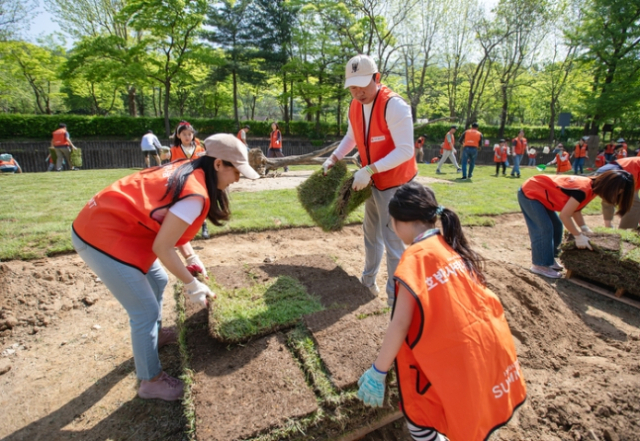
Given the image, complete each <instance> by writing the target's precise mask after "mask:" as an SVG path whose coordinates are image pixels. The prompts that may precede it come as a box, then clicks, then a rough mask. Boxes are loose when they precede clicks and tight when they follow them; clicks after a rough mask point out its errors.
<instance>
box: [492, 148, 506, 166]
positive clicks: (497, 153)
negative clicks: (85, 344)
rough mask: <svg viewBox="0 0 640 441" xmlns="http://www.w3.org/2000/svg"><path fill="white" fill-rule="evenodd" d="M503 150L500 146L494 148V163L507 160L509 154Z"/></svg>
mask: <svg viewBox="0 0 640 441" xmlns="http://www.w3.org/2000/svg"><path fill="white" fill-rule="evenodd" d="M503 150H504V149H503V148H502V147H500V146H498V147H494V148H493V162H504V161H505V160H506V159H507V153H506V152H503Z"/></svg>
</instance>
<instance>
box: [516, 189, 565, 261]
mask: <svg viewBox="0 0 640 441" xmlns="http://www.w3.org/2000/svg"><path fill="white" fill-rule="evenodd" d="M518 203H519V204H520V208H521V209H522V214H523V215H524V220H525V222H526V223H527V229H528V230H529V239H531V261H532V262H533V264H534V265H539V266H551V265H553V264H554V258H555V257H556V256H557V255H558V254H559V253H560V249H559V248H560V243H562V221H561V220H560V217H559V216H558V213H556V212H555V211H552V210H549V209H547V208H546V207H545V206H544V205H542V203H540V202H538V201H536V200H534V199H529V198H528V197H526V196H525V195H524V193H522V189H520V190H518Z"/></svg>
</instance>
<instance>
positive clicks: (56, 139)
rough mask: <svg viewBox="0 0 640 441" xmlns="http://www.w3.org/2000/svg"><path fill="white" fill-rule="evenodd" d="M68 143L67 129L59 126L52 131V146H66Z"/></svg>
mask: <svg viewBox="0 0 640 441" xmlns="http://www.w3.org/2000/svg"><path fill="white" fill-rule="evenodd" d="M68 145H69V140H67V129H65V128H64V127H61V128H59V129H58V130H56V131H54V132H53V146H54V147H66V146H68Z"/></svg>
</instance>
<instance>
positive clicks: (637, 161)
mask: <svg viewBox="0 0 640 441" xmlns="http://www.w3.org/2000/svg"><path fill="white" fill-rule="evenodd" d="M608 170H625V171H627V172H629V173H631V176H633V178H634V180H635V184H636V194H635V196H634V197H633V204H632V205H631V209H630V210H629V212H628V213H626V214H625V215H624V216H622V218H621V219H620V225H618V228H620V229H623V230H626V229H635V228H638V223H639V222H640V197H638V191H639V190H640V157H639V156H636V157H633V158H622V159H614V160H613V161H612V162H611V163H610V164H608V165H605V166H603V167H602V168H599V169H598V171H597V172H596V173H597V174H601V173H604V172H606V171H608ZM614 211H615V207H614V206H613V205H611V204H609V203H608V202H607V201H605V200H604V199H603V200H602V216H603V217H604V226H605V227H607V228H612V225H611V221H612V220H613V214H614Z"/></svg>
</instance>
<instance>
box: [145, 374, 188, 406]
mask: <svg viewBox="0 0 640 441" xmlns="http://www.w3.org/2000/svg"><path fill="white" fill-rule="evenodd" d="M183 395H184V383H183V382H182V381H180V380H178V379H177V378H173V377H171V376H169V375H168V374H167V373H166V372H164V371H163V372H162V373H161V374H160V377H159V378H158V379H157V380H156V381H146V380H142V381H141V382H140V388H139V389H138V396H139V397H140V398H145V399H152V398H158V399H160V400H165V401H175V400H180V399H182V396H183Z"/></svg>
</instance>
